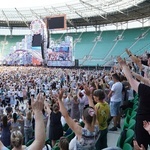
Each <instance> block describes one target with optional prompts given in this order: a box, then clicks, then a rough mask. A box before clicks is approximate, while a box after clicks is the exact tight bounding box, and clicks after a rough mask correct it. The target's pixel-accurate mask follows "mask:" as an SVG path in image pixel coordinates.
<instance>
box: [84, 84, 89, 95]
mask: <svg viewBox="0 0 150 150" xmlns="http://www.w3.org/2000/svg"><path fill="white" fill-rule="evenodd" d="M84 90H85V94H86V95H87V96H91V90H90V88H89V87H88V86H87V85H84Z"/></svg>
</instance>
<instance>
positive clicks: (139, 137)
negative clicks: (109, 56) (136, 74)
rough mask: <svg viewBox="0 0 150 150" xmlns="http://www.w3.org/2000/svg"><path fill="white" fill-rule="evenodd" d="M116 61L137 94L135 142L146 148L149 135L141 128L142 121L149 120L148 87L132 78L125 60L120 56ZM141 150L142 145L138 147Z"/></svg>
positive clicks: (149, 139) (149, 142)
mask: <svg viewBox="0 0 150 150" xmlns="http://www.w3.org/2000/svg"><path fill="white" fill-rule="evenodd" d="M117 60H118V62H119V64H120V66H121V67H122V70H123V73H124V74H125V76H126V78H127V80H128V81H129V83H130V85H131V87H132V88H133V90H134V91H136V93H138V96H139V105H138V110H137V115H136V124H135V130H134V131H135V139H136V141H137V144H138V145H140V146H141V144H143V146H144V147H145V149H147V148H148V144H150V135H149V134H148V132H147V131H146V130H145V129H144V128H143V121H145V120H146V121H150V109H149V108H150V102H149V98H150V87H149V86H147V85H145V84H143V83H140V82H139V81H137V80H136V79H134V78H133V76H132V74H131V71H130V69H129V67H128V66H127V64H126V62H125V61H124V60H123V59H122V58H121V57H118V59H117ZM140 149H141V150H142V147H141V148H140Z"/></svg>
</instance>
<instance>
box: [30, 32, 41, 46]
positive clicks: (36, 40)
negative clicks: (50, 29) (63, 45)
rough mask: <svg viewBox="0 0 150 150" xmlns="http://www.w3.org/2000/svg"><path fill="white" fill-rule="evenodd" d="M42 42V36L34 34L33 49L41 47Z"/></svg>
mask: <svg viewBox="0 0 150 150" xmlns="http://www.w3.org/2000/svg"><path fill="white" fill-rule="evenodd" d="M41 42H42V35H41V34H34V35H33V36H32V47H37V46H41Z"/></svg>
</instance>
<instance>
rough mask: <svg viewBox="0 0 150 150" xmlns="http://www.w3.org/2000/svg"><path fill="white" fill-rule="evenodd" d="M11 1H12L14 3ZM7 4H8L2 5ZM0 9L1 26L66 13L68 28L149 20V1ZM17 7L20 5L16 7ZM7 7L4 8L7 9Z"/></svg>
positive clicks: (72, 0) (78, 1)
mask: <svg viewBox="0 0 150 150" xmlns="http://www.w3.org/2000/svg"><path fill="white" fill-rule="evenodd" d="M13 1H14V2H13ZM3 3H4V4H5V3H7V5H4V4H3ZM3 3H2V4H1V7H0V27H8V28H14V27H26V28H28V27H29V25H30V23H31V21H32V20H34V19H39V18H41V19H43V18H45V17H47V16H55V15H59V14H66V16H67V26H68V28H76V29H78V28H79V27H81V26H97V25H105V24H114V23H117V22H126V21H130V20H137V19H141V18H147V17H149V12H150V1H149V0H132V1H131V0H103V1H101V0H66V1H61V2H59V3H58V1H56V2H55V3H54V2H49V3H48V1H45V2H44V1H43V2H41V1H40V0H36V1H33V0H32V3H33V4H34V6H33V4H32V5H31V2H29V1H28V0H26V1H21V3H20V1H17V0H11V4H10V1H8V0H5V2H3ZM18 4H20V5H21V6H20V7H19V5H18ZM6 6H7V8H6Z"/></svg>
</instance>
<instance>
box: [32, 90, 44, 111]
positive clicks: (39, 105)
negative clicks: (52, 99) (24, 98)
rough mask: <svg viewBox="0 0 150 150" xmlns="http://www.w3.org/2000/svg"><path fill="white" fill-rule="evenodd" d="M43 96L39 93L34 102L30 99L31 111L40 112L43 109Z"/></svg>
mask: <svg viewBox="0 0 150 150" xmlns="http://www.w3.org/2000/svg"><path fill="white" fill-rule="evenodd" d="M44 100H45V98H44V96H43V95H42V94H41V93H39V94H38V95H37V97H36V100H34V98H33V97H31V106H32V109H33V111H34V112H35V111H42V110H43V108H44Z"/></svg>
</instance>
